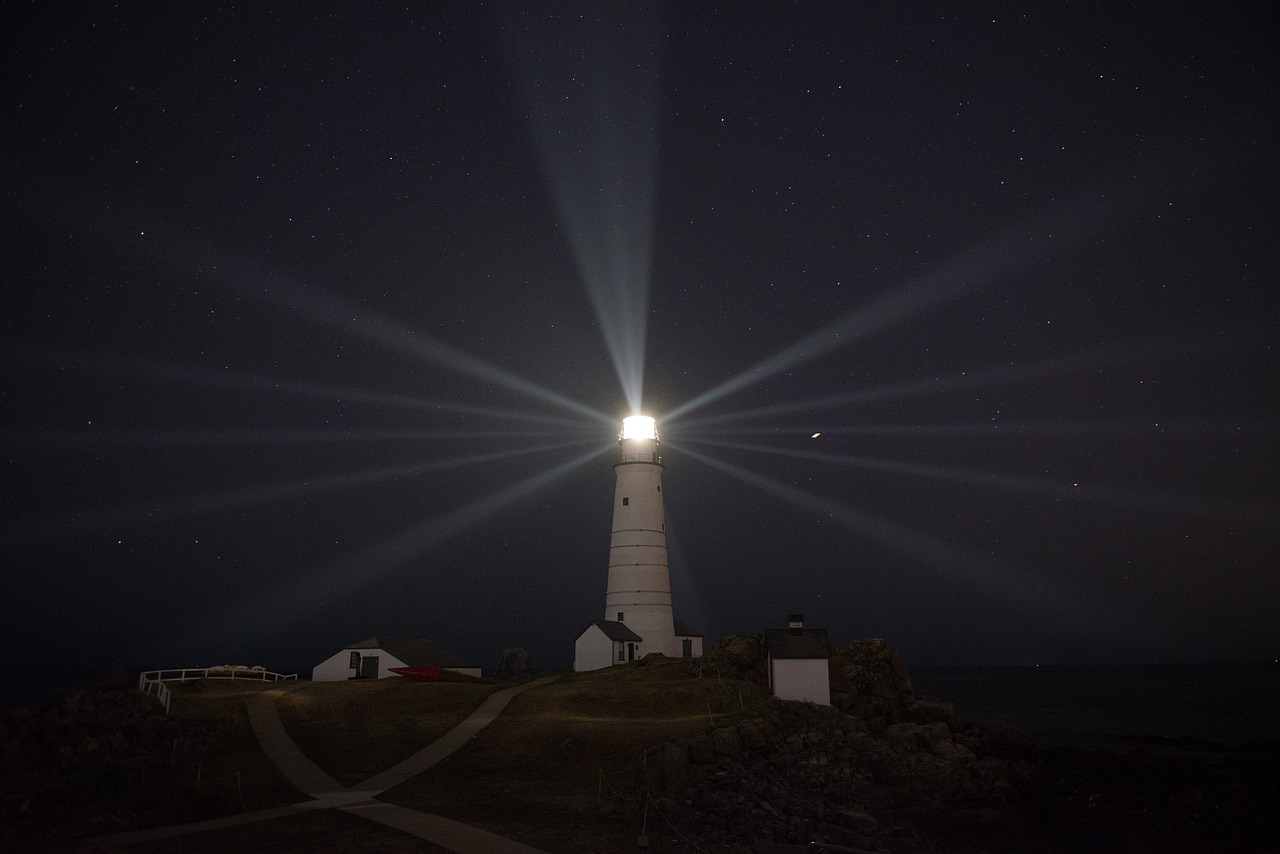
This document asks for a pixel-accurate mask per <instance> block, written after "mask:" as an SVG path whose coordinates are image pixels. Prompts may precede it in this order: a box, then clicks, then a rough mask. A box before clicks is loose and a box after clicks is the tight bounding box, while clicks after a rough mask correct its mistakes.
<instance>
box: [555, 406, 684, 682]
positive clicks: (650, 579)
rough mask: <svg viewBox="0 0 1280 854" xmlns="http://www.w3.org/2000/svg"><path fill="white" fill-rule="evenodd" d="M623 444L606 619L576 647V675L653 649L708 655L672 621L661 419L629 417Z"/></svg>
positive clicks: (624, 424)
mask: <svg viewBox="0 0 1280 854" xmlns="http://www.w3.org/2000/svg"><path fill="white" fill-rule="evenodd" d="M618 447H619V451H618V461H617V462H616V463H614V466H613V470H614V473H615V474H616V475H617V486H616V487H615V488H614V494H613V533H612V535H611V536H610V539H609V584H608V587H607V589H606V592H605V599H604V619H603V620H597V621H596V622H594V623H592V624H591V625H590V626H588V627H587V630H586V631H584V632H583V633H582V634H581V635H580V636H579V637H578V639H577V641H576V642H575V644H574V664H573V667H574V670H596V669H598V668H601V667H608V666H610V665H612V664H621V663H624V662H627V661H634V660H635V659H637V658H640V657H641V656H644V655H648V654H649V653H651V652H660V653H662V654H663V655H666V656H668V657H679V656H685V657H689V656H700V655H702V636H701V635H700V634H699V633H698V632H697V631H696V630H694V629H693V628H691V627H689V626H687V625H685V624H684V623H681V622H680V621H679V620H676V619H674V617H673V616H672V611H671V577H670V571H669V569H668V567H667V526H666V521H665V518H664V516H663V512H662V472H663V465H662V457H661V455H660V454H659V453H658V431H657V426H656V424H655V422H654V420H653V419H652V418H650V417H649V416H647V415H633V416H631V417H630V418H625V419H623V421H622V433H621V434H620V435H619V436H618Z"/></svg>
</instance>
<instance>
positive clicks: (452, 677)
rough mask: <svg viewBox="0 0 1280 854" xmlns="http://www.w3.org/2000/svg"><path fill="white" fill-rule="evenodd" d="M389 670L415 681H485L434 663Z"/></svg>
mask: <svg viewBox="0 0 1280 854" xmlns="http://www.w3.org/2000/svg"><path fill="white" fill-rule="evenodd" d="M387 670H390V671H391V672H392V673H399V674H400V675H401V676H403V677H404V678H406V679H412V680H413V681H414V682H484V680H483V679H481V678H480V677H478V676H468V675H467V674H465V673H459V672H458V671H456V670H450V669H449V668H447V667H436V666H435V665H432V664H424V665H419V666H416V667H388V668H387Z"/></svg>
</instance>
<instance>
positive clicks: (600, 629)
mask: <svg viewBox="0 0 1280 854" xmlns="http://www.w3.org/2000/svg"><path fill="white" fill-rule="evenodd" d="M619 616H622V615H621V614H619ZM671 622H672V623H673V625H674V626H675V642H676V650H677V652H678V653H679V655H681V656H682V657H684V658H701V657H702V633H701V632H699V631H698V630H697V629H695V628H693V627H692V626H690V625H689V624H688V623H685V622H682V621H680V620H676V619H672V621H671ZM643 643H644V638H643V637H641V636H640V635H638V634H636V633H635V632H634V631H632V630H631V628H630V627H629V626H628V625H627V624H626V623H623V622H621V621H619V620H596V621H595V622H594V623H592V624H591V625H589V626H587V627H586V629H584V630H583V632H582V634H580V635H578V639H577V640H575V641H574V642H573V669H574V670H575V671H577V672H582V671H584V670H599V669H600V668H602V667H609V666H611V665H614V664H626V663H627V662H628V661H635V660H636V659H637V658H642V657H644V656H645V655H647V653H646V652H645V650H644V646H643Z"/></svg>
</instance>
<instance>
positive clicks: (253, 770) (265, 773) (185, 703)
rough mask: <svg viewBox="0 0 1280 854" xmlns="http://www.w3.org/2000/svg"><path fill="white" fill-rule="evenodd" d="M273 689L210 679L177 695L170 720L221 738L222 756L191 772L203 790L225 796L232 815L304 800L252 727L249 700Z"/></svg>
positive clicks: (216, 755)
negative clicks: (200, 727)
mask: <svg viewBox="0 0 1280 854" xmlns="http://www.w3.org/2000/svg"><path fill="white" fill-rule="evenodd" d="M271 687H273V686H272V685H270V684H269V683H258V682H241V681H238V680H237V681H230V680H212V679H211V680H202V681H199V682H191V683H187V684H185V685H179V686H175V687H174V689H173V701H172V703H171V705H170V715H171V717H173V718H175V719H177V720H181V721H185V722H189V723H193V724H204V725H205V726H206V727H210V728H212V729H214V730H215V731H216V732H217V733H218V735H217V750H216V751H215V752H214V753H213V754H211V755H209V756H207V757H205V758H204V759H203V760H202V761H201V762H200V764H199V767H198V768H195V769H191V768H188V769H186V772H187V774H188V775H190V774H192V773H195V774H196V775H198V779H199V780H200V786H201V787H202V788H204V789H209V790H213V791H217V792H221V793H222V795H223V799H224V801H225V803H226V806H228V807H231V808H232V811H236V812H238V811H242V810H256V809H266V808H268V807H274V806H281V805H284V804H291V803H296V802H298V801H299V800H301V799H302V798H301V796H300V794H299V792H298V790H297V789H296V788H294V786H293V784H292V783H290V782H289V781H288V780H286V779H285V778H284V776H283V775H281V774H280V771H279V769H277V768H276V766H275V764H274V763H273V762H271V760H270V759H268V758H267V757H266V755H265V754H264V753H263V752H262V749H261V748H260V747H259V746H258V739H257V738H256V737H255V736H254V734H253V729H252V727H250V726H249V715H248V712H246V711H245V706H244V703H245V700H247V699H248V698H249V697H252V696H254V695H255V694H259V693H261V692H263V691H266V690H270V688H271ZM201 817H203V816H201Z"/></svg>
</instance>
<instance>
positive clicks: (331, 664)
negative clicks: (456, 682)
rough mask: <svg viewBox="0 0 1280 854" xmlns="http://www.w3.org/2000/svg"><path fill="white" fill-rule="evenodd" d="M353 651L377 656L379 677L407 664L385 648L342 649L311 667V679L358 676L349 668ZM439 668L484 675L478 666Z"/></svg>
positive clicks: (393, 674)
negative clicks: (393, 668)
mask: <svg viewBox="0 0 1280 854" xmlns="http://www.w3.org/2000/svg"><path fill="white" fill-rule="evenodd" d="M353 652H358V653H360V657H361V658H366V657H368V656H370V655H376V656H378V678H379V679H390V678H391V677H393V676H399V675H400V674H399V673H392V672H391V669H390V668H392V667H407V666H408V665H406V664H405V663H404V662H403V661H401V660H400V659H398V658H396V657H395V656H394V655H392V654H391V653H389V652H387V651H386V650H385V649H344V650H343V651H342V652H339V653H336V654H335V655H331V656H329V657H328V658H326V659H325V660H324V661H322V662H320V663H319V664H317V665H316V666H315V667H313V668H311V681H312V682H337V681H338V680H339V679H350V678H351V677H352V676H358V675H359V671H356V670H352V669H351V653H353ZM441 670H452V671H453V672H454V673H462V674H465V675H467V676H475V677H477V678H479V677H481V676H483V675H484V674H483V673H482V672H481V669H480V668H479V667H442V668H441Z"/></svg>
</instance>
